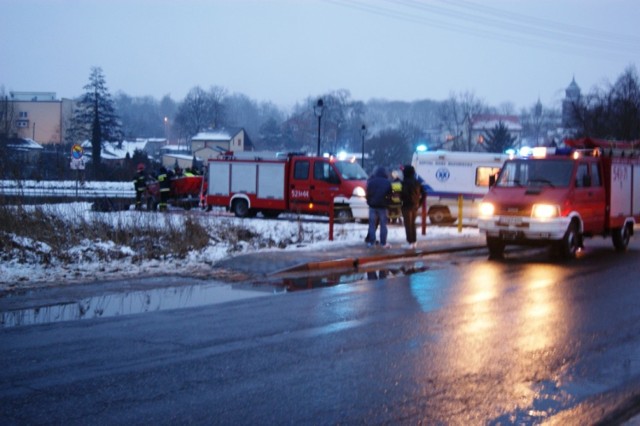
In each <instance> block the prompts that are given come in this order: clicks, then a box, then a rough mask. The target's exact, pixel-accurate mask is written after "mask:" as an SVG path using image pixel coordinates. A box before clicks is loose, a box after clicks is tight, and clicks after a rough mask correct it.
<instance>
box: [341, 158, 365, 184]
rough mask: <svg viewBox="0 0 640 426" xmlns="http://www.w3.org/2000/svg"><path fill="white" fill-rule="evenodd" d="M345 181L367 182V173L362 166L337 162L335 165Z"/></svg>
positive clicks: (347, 162) (348, 162)
mask: <svg viewBox="0 0 640 426" xmlns="http://www.w3.org/2000/svg"><path fill="white" fill-rule="evenodd" d="M334 164H335V165H336V167H337V168H338V171H339V172H340V176H342V178H343V179H345V180H366V179H367V172H365V171H364V170H363V169H362V167H360V164H358V163H355V162H353V163H352V162H350V161H336V162H335V163H334Z"/></svg>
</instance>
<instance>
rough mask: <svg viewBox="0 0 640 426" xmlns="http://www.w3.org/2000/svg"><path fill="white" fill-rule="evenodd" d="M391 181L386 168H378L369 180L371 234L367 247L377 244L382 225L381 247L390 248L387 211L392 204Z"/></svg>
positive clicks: (368, 198)
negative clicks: (378, 231) (377, 236)
mask: <svg viewBox="0 0 640 426" xmlns="http://www.w3.org/2000/svg"><path fill="white" fill-rule="evenodd" d="M391 192H392V191H391V181H390V180H389V175H388V174H387V171H386V170H385V168H384V167H382V166H378V167H376V169H375V170H374V171H373V174H372V175H371V177H369V180H367V205H368V206H369V233H368V234H367V245H368V246H373V245H374V244H375V242H376V231H377V229H378V225H380V245H381V246H382V247H383V248H390V247H391V246H390V245H389V244H387V232H388V231H387V222H388V220H389V219H388V217H387V209H388V208H389V204H390V203H391Z"/></svg>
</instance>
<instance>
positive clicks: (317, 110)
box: [313, 98, 324, 157]
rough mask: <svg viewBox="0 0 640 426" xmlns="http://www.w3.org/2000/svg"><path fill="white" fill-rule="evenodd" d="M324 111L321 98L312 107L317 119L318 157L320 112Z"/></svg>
mask: <svg viewBox="0 0 640 426" xmlns="http://www.w3.org/2000/svg"><path fill="white" fill-rule="evenodd" d="M323 110H324V102H322V98H320V99H318V103H317V104H316V105H315V106H314V107H313V113H314V114H315V115H316V117H318V154H317V155H318V157H319V156H320V122H321V120H322V112H323Z"/></svg>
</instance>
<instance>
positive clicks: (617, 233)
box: [611, 225, 631, 251]
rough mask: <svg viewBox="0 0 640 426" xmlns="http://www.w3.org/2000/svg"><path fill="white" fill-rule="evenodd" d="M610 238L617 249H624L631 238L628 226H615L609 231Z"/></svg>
mask: <svg viewBox="0 0 640 426" xmlns="http://www.w3.org/2000/svg"><path fill="white" fill-rule="evenodd" d="M611 239H612V240H613V246H614V247H615V248H616V250H618V251H625V250H626V249H627V246H628V245H629V240H630V239H631V230H630V228H629V226H627V225H625V226H623V227H622V228H616V229H614V230H613V232H612V233H611Z"/></svg>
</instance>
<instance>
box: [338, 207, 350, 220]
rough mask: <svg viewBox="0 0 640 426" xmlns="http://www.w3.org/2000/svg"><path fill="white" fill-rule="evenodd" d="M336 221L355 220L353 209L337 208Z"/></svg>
mask: <svg viewBox="0 0 640 426" xmlns="http://www.w3.org/2000/svg"><path fill="white" fill-rule="evenodd" d="M335 219H336V222H340V223H345V222H350V221H352V220H353V215H352V214H351V209H349V208H347V209H336V217H335Z"/></svg>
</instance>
